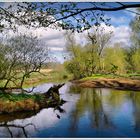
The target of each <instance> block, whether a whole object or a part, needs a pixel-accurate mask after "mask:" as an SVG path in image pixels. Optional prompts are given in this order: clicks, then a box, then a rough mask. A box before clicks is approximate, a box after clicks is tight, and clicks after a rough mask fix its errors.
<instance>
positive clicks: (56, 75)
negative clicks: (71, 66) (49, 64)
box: [0, 69, 72, 88]
mask: <svg viewBox="0 0 140 140" xmlns="http://www.w3.org/2000/svg"><path fill="white" fill-rule="evenodd" d="M70 79H72V75H70V74H68V73H67V72H66V70H65V69H58V70H53V71H51V72H49V73H47V72H43V74H40V73H32V74H31V76H30V77H29V78H27V79H26V80H25V82H24V85H23V87H24V88H29V87H33V86H37V85H39V84H43V83H50V82H54V83H60V82H66V81H68V80H70ZM4 83H5V81H4V80H3V81H0V87H3V86H4ZM13 86H14V84H12V83H10V84H9V87H13Z"/></svg>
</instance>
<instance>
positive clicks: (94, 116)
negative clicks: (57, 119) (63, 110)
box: [70, 87, 113, 131]
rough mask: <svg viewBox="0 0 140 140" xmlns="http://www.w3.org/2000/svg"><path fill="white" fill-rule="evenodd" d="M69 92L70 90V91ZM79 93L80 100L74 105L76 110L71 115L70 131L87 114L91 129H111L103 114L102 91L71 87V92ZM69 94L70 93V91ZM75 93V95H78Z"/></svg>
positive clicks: (107, 119) (74, 128)
mask: <svg viewBox="0 0 140 140" xmlns="http://www.w3.org/2000/svg"><path fill="white" fill-rule="evenodd" d="M70 90H71V89H70ZM74 91H78V92H79V91H80V92H79V93H80V98H79V100H78V102H77V103H76V108H75V110H74V111H73V112H72V114H71V130H72V131H75V130H76V128H77V127H78V123H79V119H80V118H81V117H82V116H83V115H84V113H86V112H88V114H89V119H90V124H91V127H94V128H106V127H113V126H112V123H111V122H110V121H109V118H108V116H107V115H106V113H105V112H104V109H103V103H102V91H101V90H100V89H99V90H95V89H90V88H88V89H85V88H82V90H80V89H76V87H72V92H74ZM70 92H71V91H70ZM78 92H77V93H78Z"/></svg>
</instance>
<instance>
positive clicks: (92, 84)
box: [71, 78, 140, 91]
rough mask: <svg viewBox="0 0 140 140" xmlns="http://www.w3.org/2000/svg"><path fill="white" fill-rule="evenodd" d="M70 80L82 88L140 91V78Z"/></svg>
mask: <svg viewBox="0 0 140 140" xmlns="http://www.w3.org/2000/svg"><path fill="white" fill-rule="evenodd" d="M71 82H72V83H74V84H76V85H78V86H80V87H83V88H112V89H118V90H133V91H140V80H134V79H129V78H96V79H89V80H83V79H80V80H73V81H71Z"/></svg>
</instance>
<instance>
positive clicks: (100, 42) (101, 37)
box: [87, 26, 113, 72]
mask: <svg viewBox="0 0 140 140" xmlns="http://www.w3.org/2000/svg"><path fill="white" fill-rule="evenodd" d="M92 29H93V31H92V32H88V34H87V39H88V41H89V43H90V44H91V45H90V54H91V59H92V61H91V62H92V65H93V63H94V61H96V60H95V58H96V59H98V61H99V70H100V69H101V58H102V52H103V49H104V48H105V47H106V45H107V44H108V43H109V40H110V39H111V36H112V33H113V32H112V31H110V32H106V31H105V29H104V27H102V26H94V27H93V28H92ZM96 67H97V66H94V65H93V68H92V72H94V69H95V68H96Z"/></svg>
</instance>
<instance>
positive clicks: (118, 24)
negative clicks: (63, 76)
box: [0, 3, 136, 63]
mask: <svg viewBox="0 0 140 140" xmlns="http://www.w3.org/2000/svg"><path fill="white" fill-rule="evenodd" d="M8 4H9V3H3V4H2V3H1V4H0V6H1V5H3V7H6V6H7V5H8ZM84 5H85V3H82V5H80V6H83V8H84ZM109 5H110V6H112V7H113V6H115V5H114V3H109ZM127 10H131V11H136V9H134V8H133V9H127ZM127 10H121V11H117V12H105V16H106V17H107V18H111V20H110V23H111V26H110V27H108V26H106V25H105V24H102V26H103V27H104V28H105V30H106V32H108V31H113V36H112V38H111V44H114V43H117V42H118V43H119V42H122V43H124V44H125V45H128V46H129V44H130V34H131V28H130V27H129V24H130V22H131V20H133V18H134V17H135V15H136V14H134V13H132V12H129V11H127ZM19 31H21V32H23V33H25V32H32V33H33V34H35V35H37V36H38V37H39V38H40V39H41V40H42V41H43V42H44V43H45V46H47V47H48V48H49V50H50V52H51V55H52V56H53V57H54V58H55V59H57V60H58V61H59V62H61V63H63V62H64V56H65V55H66V53H65V47H66V39H65V36H64V32H65V31H64V30H61V31H60V30H56V29H51V28H38V29H30V30H29V29H25V27H23V26H20V27H19ZM86 33H87V32H86V31H85V32H83V33H79V34H78V33H76V34H75V37H76V42H77V43H79V44H82V45H83V44H85V43H86V40H85V35H86ZM11 35H12V33H11Z"/></svg>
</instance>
